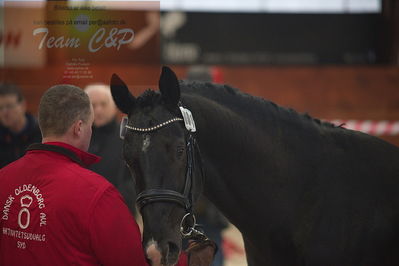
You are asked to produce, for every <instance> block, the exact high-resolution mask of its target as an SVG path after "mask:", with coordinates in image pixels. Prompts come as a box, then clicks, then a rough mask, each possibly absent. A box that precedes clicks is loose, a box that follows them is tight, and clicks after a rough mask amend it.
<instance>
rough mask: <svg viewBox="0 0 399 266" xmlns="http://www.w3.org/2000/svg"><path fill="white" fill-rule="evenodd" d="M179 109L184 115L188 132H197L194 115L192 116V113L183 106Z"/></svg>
mask: <svg viewBox="0 0 399 266" xmlns="http://www.w3.org/2000/svg"><path fill="white" fill-rule="evenodd" d="M179 108H180V111H181V114H182V115H183V120H184V124H185V126H186V128H187V130H188V131H190V132H195V131H197V130H196V128H195V122H194V118H193V115H192V114H191V111H190V110H188V109H186V108H184V107H182V106H180V107H179Z"/></svg>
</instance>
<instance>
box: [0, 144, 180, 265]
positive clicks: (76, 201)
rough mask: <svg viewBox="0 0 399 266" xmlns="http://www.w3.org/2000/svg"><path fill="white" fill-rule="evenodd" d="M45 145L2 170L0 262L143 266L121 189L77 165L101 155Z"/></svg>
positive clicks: (136, 231) (138, 240)
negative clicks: (51, 149)
mask: <svg viewBox="0 0 399 266" xmlns="http://www.w3.org/2000/svg"><path fill="white" fill-rule="evenodd" d="M46 144H47V145H43V144H39V146H40V145H41V146H40V147H37V148H38V149H37V150H30V151H28V152H27V153H26V155H25V156H24V157H22V158H21V159H19V160H17V161H15V162H13V163H11V164H10V165H8V166H7V167H5V168H3V169H1V170H0V184H1V185H0V208H1V213H0V227H1V228H2V233H1V234H0V265H2V266H13V265H16V266H19V265H24V266H28V265H41V266H46V265H51V266H53V265H57V266H58V265H68V266H69V265H138V266H142V265H147V262H146V260H145V257H144V252H143V248H142V244H141V236H140V231H139V228H138V226H137V224H136V222H135V220H134V218H133V217H132V215H131V214H130V212H129V210H128V208H127V206H126V204H125V203H124V202H123V200H122V197H121V195H120V194H119V192H118V191H117V190H116V189H115V188H114V187H113V186H112V185H111V184H110V183H109V182H108V181H107V180H106V179H105V178H103V177H102V176H100V175H98V174H96V173H94V172H92V171H90V170H87V169H85V168H84V167H82V166H81V165H80V164H82V165H89V164H92V163H94V162H96V161H98V160H99V158H98V157H97V156H95V155H92V154H90V153H86V152H83V151H81V150H79V149H77V148H74V147H72V146H70V145H67V144H65V143H58V142H54V143H46ZM44 146H46V147H47V148H48V147H50V148H54V147H55V150H54V151H49V150H43V149H42V148H43V147H44ZM47 148H46V149H47ZM60 150H61V151H60ZM60 152H61V153H60ZM68 153H70V154H68ZM186 264H187V262H186V257H182V258H181V260H180V262H179V265H186Z"/></svg>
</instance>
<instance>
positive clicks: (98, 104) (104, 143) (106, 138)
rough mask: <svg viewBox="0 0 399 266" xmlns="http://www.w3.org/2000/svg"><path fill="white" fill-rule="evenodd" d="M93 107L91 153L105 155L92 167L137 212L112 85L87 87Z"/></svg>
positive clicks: (130, 208)
mask: <svg viewBox="0 0 399 266" xmlns="http://www.w3.org/2000/svg"><path fill="white" fill-rule="evenodd" d="M85 91H86V93H87V94H88V95H89V98H90V101H91V103H92V105H93V110H94V123H93V134H92V137H91V142H90V147H89V152H90V153H93V154H96V155H98V156H100V157H102V159H101V161H100V162H99V163H96V164H94V165H92V166H91V167H90V169H91V170H92V171H94V172H96V173H98V174H100V175H102V176H104V177H105V178H107V179H108V181H110V182H111V183H112V184H113V185H114V186H115V187H116V188H117V189H118V190H119V192H120V193H121V194H122V196H123V197H124V199H125V202H126V204H127V205H128V207H129V210H130V211H131V212H132V213H133V214H134V213H135V201H136V193H135V186H134V181H133V178H132V177H131V175H130V173H129V171H128V168H127V166H126V164H125V162H124V160H123V157H122V144H123V141H122V140H121V139H120V138H119V124H118V122H117V119H116V114H117V109H116V106H115V103H114V100H113V99H112V95H111V91H110V88H109V86H107V85H105V84H92V85H88V86H87V87H86V88H85Z"/></svg>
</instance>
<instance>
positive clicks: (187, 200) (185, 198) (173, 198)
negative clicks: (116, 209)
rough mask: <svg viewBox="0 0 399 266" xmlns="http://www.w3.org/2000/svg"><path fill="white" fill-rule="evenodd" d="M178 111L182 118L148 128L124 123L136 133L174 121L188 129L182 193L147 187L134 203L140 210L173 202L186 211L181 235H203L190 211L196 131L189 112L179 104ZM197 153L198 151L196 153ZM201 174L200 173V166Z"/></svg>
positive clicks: (154, 128) (149, 130)
mask: <svg viewBox="0 0 399 266" xmlns="http://www.w3.org/2000/svg"><path fill="white" fill-rule="evenodd" d="M179 108H180V111H181V112H182V115H183V118H180V117H175V118H172V119H170V120H167V121H165V122H163V123H160V124H158V125H156V126H153V127H149V128H138V127H133V126H131V125H128V124H126V125H125V128H126V129H127V130H130V131H134V132H138V133H148V132H154V131H156V130H158V129H161V128H163V127H166V126H168V125H170V124H172V123H174V122H180V121H184V124H185V126H186V129H187V131H188V138H187V143H186V147H187V152H186V154H187V167H186V177H185V184H184V190H183V193H180V192H178V191H174V190H169V189H148V190H144V191H142V192H141V193H140V194H138V195H137V199H136V203H137V205H138V208H139V210H140V212H142V209H143V208H144V207H145V206H146V205H148V204H151V203H156V202H169V203H174V204H177V205H180V206H181V207H183V208H184V209H185V211H186V215H184V217H183V219H182V221H181V226H180V232H181V234H182V235H183V237H198V236H201V235H203V234H202V233H201V232H199V231H198V230H197V229H195V226H196V224H195V217H194V214H193V212H192V208H193V194H192V188H193V178H194V177H193V170H194V166H195V160H194V157H195V148H197V150H199V149H198V145H197V143H196V140H195V137H194V135H193V133H194V132H196V128H195V122H194V119H193V117H192V115H191V112H190V111H189V110H188V109H186V108H184V107H182V106H179ZM198 155H199V153H198ZM200 167H201V166H200ZM201 174H202V168H201ZM190 219H191V220H192V221H194V222H192V225H189V228H188V229H187V228H185V225H184V224H185V223H186V222H187V221H188V220H190Z"/></svg>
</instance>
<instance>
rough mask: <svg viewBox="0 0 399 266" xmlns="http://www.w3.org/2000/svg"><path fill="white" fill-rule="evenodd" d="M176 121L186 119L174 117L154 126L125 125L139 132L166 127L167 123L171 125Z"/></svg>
mask: <svg viewBox="0 0 399 266" xmlns="http://www.w3.org/2000/svg"><path fill="white" fill-rule="evenodd" d="M176 121H184V120H183V118H180V117H175V118H172V119H170V120H168V121H165V122H163V123H161V124H158V125H156V126H153V127H148V128H140V127H132V126H129V125H126V126H125V127H126V128H128V129H130V130H133V131H138V132H151V131H154V130H157V129H160V128H162V127H164V126H166V125H169V124H170V123H173V122H176Z"/></svg>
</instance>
